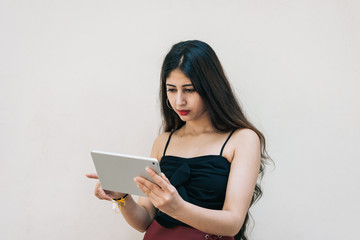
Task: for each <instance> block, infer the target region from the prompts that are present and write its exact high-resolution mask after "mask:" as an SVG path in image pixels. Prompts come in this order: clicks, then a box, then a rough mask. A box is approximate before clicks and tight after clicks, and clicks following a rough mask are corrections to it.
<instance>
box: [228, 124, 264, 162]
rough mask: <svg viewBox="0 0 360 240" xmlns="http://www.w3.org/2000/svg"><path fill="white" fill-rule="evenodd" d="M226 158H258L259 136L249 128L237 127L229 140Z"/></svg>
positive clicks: (241, 159) (237, 159) (231, 160)
mask: <svg viewBox="0 0 360 240" xmlns="http://www.w3.org/2000/svg"><path fill="white" fill-rule="evenodd" d="M229 145H230V146H229V148H228V149H229V150H230V152H228V157H229V158H228V159H230V162H233V160H236V161H239V160H240V161H243V160H245V159H260V138H259V136H258V135H257V133H256V132H255V131H253V130H251V129H248V128H244V129H238V130H236V131H235V132H234V134H233V136H232V137H231V138H230V141H229Z"/></svg>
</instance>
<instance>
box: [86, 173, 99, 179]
mask: <svg viewBox="0 0 360 240" xmlns="http://www.w3.org/2000/svg"><path fill="white" fill-rule="evenodd" d="M85 176H86V177H88V178H93V179H99V177H98V175H97V173H87V174H85Z"/></svg>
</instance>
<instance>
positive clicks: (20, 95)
mask: <svg viewBox="0 0 360 240" xmlns="http://www.w3.org/2000/svg"><path fill="white" fill-rule="evenodd" d="M359 26H360V2H359V1H355V0H353V1H350V0H349V1H347V0H323V1H321V0H305V1H297V0H252V1H250V0H248V1H235V0H229V1H220V0H217V1H215V0H191V1H190V0H183V1H169V0H161V1H160V0H159V1H145V0H142V1H140V0H138V1H107V0H105V1H94V0H88V1H85V0H71V1H70V0H61V1H59V0H54V1H45V0H37V1H32V0H30V1H25V0H22V1H21V0H18V1H13V0H0V34H1V35H0V114H1V115H0V161H1V165H0V189H1V198H0V211H1V218H0V238H1V239H29V240H35V239H55V240H56V239H70V240H72V239H87V240H92V239H94V240H96V239H139V240H140V239H142V234H141V233H138V232H136V231H135V230H133V229H132V228H131V227H129V226H128V225H127V224H126V223H125V222H124V220H123V219H122V217H121V216H120V215H117V214H115V213H114V212H113V210H112V209H111V204H110V203H109V202H105V201H99V200H97V199H96V198H95V197H94V196H93V190H94V185H95V181H94V180H89V179H86V178H85V176H84V175H85V173H87V172H93V171H94V167H93V164H92V161H91V158H90V153H89V152H90V151H91V150H93V149H98V150H103V151H110V152H120V153H128V154H136V155H142V156H148V155H149V153H150V150H151V146H152V141H153V140H154V138H155V137H156V136H157V134H158V133H159V127H160V121H161V120H160V111H159V100H158V88H159V73H160V68H161V63H162V60H163V58H164V56H165V54H166V52H167V51H168V50H169V49H170V47H171V46H172V45H173V44H174V43H177V42H179V41H182V40H188V39H199V40H203V41H205V42H207V43H209V44H210V45H211V46H212V47H213V48H214V50H215V51H216V52H217V54H218V56H219V58H220V60H221V62H222V64H223V66H224V69H225V71H226V74H227V76H228V77H229V79H230V82H231V84H232V85H233V87H234V89H235V91H236V93H237V95H238V97H239V99H240V101H241V103H242V105H243V107H244V109H245V111H246V113H247V115H248V117H249V118H250V119H251V120H252V121H253V122H254V123H255V125H256V126H257V127H258V128H259V129H260V130H261V131H263V133H264V134H265V136H266V138H267V141H268V151H269V153H270V155H271V157H272V158H273V159H274V161H275V163H276V168H274V167H268V169H267V174H266V176H265V178H264V181H263V189H264V196H263V198H262V199H261V200H260V202H258V203H257V204H256V205H255V206H254V207H253V208H252V210H251V212H252V214H253V217H254V219H255V226H254V229H253V231H252V233H251V238H250V239H254V240H265V239H266V240H269V239H270V240H278V239H286V240H302V239H309V240H310V239H311V240H319V239H327V240H330V239H331V240H333V239H334V240H335V239H346V240H355V239H358V224H359V222H360V216H359V215H360V214H359V213H360V207H359V202H360V197H359V189H360V186H359V185H360V184H359V178H358V177H357V175H358V171H359V167H360V164H359V161H360V153H359V146H360V141H359V133H360V127H359V123H360V107H359V103H360V97H359V95H358V92H359V89H360V88H359V87H360V84H359V80H360V44H359V43H360V28H359Z"/></svg>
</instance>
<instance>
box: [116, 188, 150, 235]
mask: <svg viewBox="0 0 360 240" xmlns="http://www.w3.org/2000/svg"><path fill="white" fill-rule="evenodd" d="M121 205H122V206H121V213H122V215H123V217H124V218H125V220H126V221H127V222H128V224H129V225H130V226H132V227H133V228H135V229H136V230H138V231H140V232H145V231H146V229H147V228H148V226H149V225H150V224H151V222H152V221H153V217H151V216H150V214H149V212H148V211H147V210H146V208H145V207H143V206H141V205H139V204H138V203H136V202H135V200H134V199H133V198H132V196H131V195H129V196H127V197H126V204H125V205H123V204H121Z"/></svg>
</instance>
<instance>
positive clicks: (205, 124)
mask: <svg viewBox="0 0 360 240" xmlns="http://www.w3.org/2000/svg"><path fill="white" fill-rule="evenodd" d="M183 131H184V132H183V133H184V135H193V136H196V135H200V134H203V133H212V132H215V131H216V129H215V128H214V126H213V125H212V123H211V120H210V118H209V117H208V116H204V117H203V118H201V119H197V120H193V121H187V122H186V123H185V125H184V127H183Z"/></svg>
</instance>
